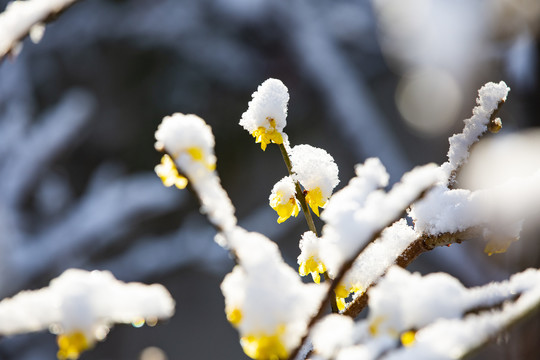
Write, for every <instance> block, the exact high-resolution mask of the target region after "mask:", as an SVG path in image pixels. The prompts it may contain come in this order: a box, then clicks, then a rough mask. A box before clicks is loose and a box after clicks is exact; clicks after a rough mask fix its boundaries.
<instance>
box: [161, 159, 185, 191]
mask: <svg viewBox="0 0 540 360" xmlns="http://www.w3.org/2000/svg"><path fill="white" fill-rule="evenodd" d="M154 171H155V172H156V174H157V175H158V176H159V178H160V179H161V181H162V182H163V185H165V186H167V187H170V186H173V185H175V186H176V187H177V188H179V189H184V188H185V187H186V186H187V184H188V180H187V179H186V178H185V177H183V176H182V175H180V174H178V170H177V169H176V165H175V164H174V161H173V160H172V159H171V157H170V156H169V155H167V154H165V155H163V157H162V158H161V163H160V164H159V165H157V166H156V167H155V168H154Z"/></svg>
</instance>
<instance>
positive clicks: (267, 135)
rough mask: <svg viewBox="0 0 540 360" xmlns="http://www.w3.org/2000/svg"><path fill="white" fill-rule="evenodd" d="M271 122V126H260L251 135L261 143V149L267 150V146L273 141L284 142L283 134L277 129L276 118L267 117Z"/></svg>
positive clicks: (276, 142)
mask: <svg viewBox="0 0 540 360" xmlns="http://www.w3.org/2000/svg"><path fill="white" fill-rule="evenodd" d="M266 119H267V120H268V123H269V124H270V128H266V127H264V126H260V127H258V128H257V129H256V130H254V131H253V132H252V133H251V135H253V137H254V138H255V142H256V143H257V144H258V143H260V144H261V149H262V150H263V151H265V150H266V146H267V145H268V144H270V142H273V143H275V144H283V136H281V133H280V132H279V131H277V130H276V120H274V119H271V118H266Z"/></svg>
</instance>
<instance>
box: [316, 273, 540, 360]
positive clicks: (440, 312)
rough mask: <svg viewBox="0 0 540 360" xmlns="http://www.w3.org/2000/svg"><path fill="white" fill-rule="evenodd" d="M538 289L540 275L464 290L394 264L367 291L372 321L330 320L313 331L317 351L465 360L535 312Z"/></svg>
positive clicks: (439, 276) (342, 356) (335, 355)
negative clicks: (525, 316)
mask: <svg viewBox="0 0 540 360" xmlns="http://www.w3.org/2000/svg"><path fill="white" fill-rule="evenodd" d="M538 284H540V271H539V270H538V269H529V270H526V271H524V272H522V273H519V274H515V275H513V276H512V277H511V278H510V279H509V280H508V281H503V282H499V283H490V284H488V285H485V286H480V287H475V288H471V289H467V288H465V287H464V286H463V285H461V283H459V281H458V280H457V279H455V278H453V277H451V276H450V275H448V274H445V273H436V274H429V275H426V276H421V275H420V274H418V273H414V274H411V273H409V272H408V271H407V270H404V269H401V268H399V267H397V266H393V267H391V268H390V269H389V271H388V272H387V274H386V276H385V277H384V278H383V279H382V280H381V281H380V282H379V284H377V285H376V286H375V287H374V288H372V289H371V290H370V293H369V308H370V312H369V314H368V317H367V319H365V320H361V321H359V322H357V323H353V321H352V319H350V318H347V317H342V316H337V315H328V316H326V317H325V318H323V319H322V320H320V321H319V322H318V323H317V325H316V326H315V328H314V329H313V332H312V336H311V339H312V342H313V348H314V351H315V354H316V356H318V357H317V358H321V359H337V360H349V359H351V360H352V359H359V358H361V359H379V358H381V355H382V354H384V359H392V360H393V359H396V360H397V359H450V358H451V359H458V358H463V357H464V356H465V355H467V354H469V353H470V352H471V351H473V350H474V349H476V348H478V347H479V346H481V345H482V344H483V343H485V342H486V341H488V340H489V339H492V338H493V337H494V336H495V335H497V334H498V333H500V332H501V331H503V330H504V329H506V328H507V327H508V326H509V325H511V324H512V323H513V322H515V321H516V320H518V319H519V318H520V317H522V316H523V314H526V313H528V312H530V311H531V310H532V309H534V308H535V307H537V306H538V304H540V286H539V285H538ZM516 295H518V296H517V297H516ZM501 304H502V306H501ZM482 309H485V310H482ZM471 311H472V312H473V313H472V314H469V312H471Z"/></svg>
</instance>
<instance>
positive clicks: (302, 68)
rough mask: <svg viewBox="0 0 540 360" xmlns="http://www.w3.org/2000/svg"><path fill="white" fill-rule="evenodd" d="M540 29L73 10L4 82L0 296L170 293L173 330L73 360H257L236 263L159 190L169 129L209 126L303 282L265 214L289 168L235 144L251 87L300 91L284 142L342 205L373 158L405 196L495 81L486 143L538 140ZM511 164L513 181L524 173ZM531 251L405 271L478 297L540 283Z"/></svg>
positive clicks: (239, 188) (456, 249)
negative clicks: (478, 292)
mask: <svg viewBox="0 0 540 360" xmlns="http://www.w3.org/2000/svg"><path fill="white" fill-rule="evenodd" d="M6 5H7V1H4V0H0V9H1V10H3V9H4V8H5V6H6ZM539 27H540V2H538V1H537V0H520V1H516V0H489V1H488V0H454V1H442V0H409V1H402V0H372V1H368V0H356V1H353V0H288V1H284V0H191V1H190V0H84V1H80V2H78V3H76V4H75V5H74V6H73V7H71V8H70V9H68V10H67V11H66V12H65V13H64V14H62V15H61V16H60V17H59V18H58V19H57V20H56V21H54V22H53V23H51V24H49V25H47V27H46V30H45V34H44V36H43V39H42V40H41V41H40V42H39V43H38V44H33V43H32V42H31V41H30V40H29V39H27V40H25V41H24V42H23V49H22V51H21V52H20V54H19V55H18V56H16V57H15V58H14V59H7V60H4V61H3V62H2V63H0V297H7V296H11V295H13V294H15V293H16V292H18V291H20V290H22V289H36V288H40V287H43V286H46V285H47V284H48V282H49V281H50V280H51V279H52V278H54V277H56V276H58V275H59V274H60V273H61V272H62V271H63V270H65V269H67V268H69V267H79V268H86V269H108V270H110V271H112V272H113V273H114V275H115V276H116V277H117V278H119V279H121V280H124V281H142V282H145V283H153V282H159V283H162V284H164V285H165V286H166V287H167V288H168V289H169V291H170V292H171V293H172V295H173V297H174V298H175V300H176V302H177V308H176V315H175V316H174V317H173V318H172V319H171V320H170V321H168V322H166V323H164V324H160V325H159V326H156V327H154V328H149V327H143V328H142V329H133V328H132V327H130V326H116V327H115V328H113V329H112V330H111V332H110V334H109V336H108V338H107V340H106V341H105V342H104V343H100V344H98V345H97V347H96V348H95V349H94V350H93V351H90V352H88V353H85V354H84V355H83V356H82V357H81V359H82V360H85V359H86V360H89V359H100V360H105V359H126V360H127V359H143V360H164V359H169V360H176V359H216V358H220V359H247V357H246V356H245V355H244V354H243V352H242V350H241V347H240V345H239V344H238V336H237V334H236V331H235V330H234V329H233V328H232V327H231V326H230V325H229V324H228V323H227V322H226V319H225V316H224V310H223V309H224V304H223V297H222V295H221V292H220V290H219V284H220V282H221V280H222V279H223V277H224V275H225V274H226V273H228V272H229V271H230V270H231V268H232V266H233V263H232V261H231V260H230V259H229V258H228V255H227V254H226V252H225V251H224V250H223V249H221V248H219V247H218V246H217V245H215V244H214V243H213V236H214V234H215V233H214V230H213V229H212V228H211V227H210V226H209V225H208V223H207V222H206V220H205V218H204V217H203V216H201V215H200V214H199V213H198V204H197V202H196V201H195V199H194V198H193V196H191V194H189V193H188V192H187V191H179V190H176V189H167V188H165V187H163V186H162V185H161V182H160V180H159V179H158V178H157V176H156V175H155V174H154V173H153V168H154V166H155V165H156V164H157V163H158V162H159V159H160V154H158V153H157V152H156V151H155V150H154V148H153V144H154V132H155V130H156V128H157V125H158V124H159V123H160V122H161V119H162V118H163V117H164V116H165V115H169V114H172V113H174V112H182V113H195V114H197V115H199V116H201V117H202V118H204V119H205V120H206V121H207V122H208V123H209V124H210V125H211V126H212V128H213V132H214V134H215V137H216V155H217V157H218V163H217V170H218V172H219V174H220V176H221V178H222V183H223V186H224V188H225V189H226V190H227V191H228V193H229V195H230V197H231V199H232V201H233V204H234V205H235V207H236V210H237V216H238V218H239V219H240V224H241V225H242V226H244V227H246V228H248V229H249V230H255V231H259V232H262V233H264V234H266V235H268V236H269V237H270V238H271V239H273V240H274V241H276V242H277V243H278V244H279V246H280V248H281V249H282V251H283V255H284V257H285V259H286V261H287V262H288V263H290V264H291V265H292V266H295V267H296V265H295V264H296V256H297V255H298V253H299V249H298V240H299V238H300V234H302V233H303V232H304V231H306V225H305V223H304V221H303V219H302V217H301V216H299V217H298V218H296V219H290V220H288V221H287V222H285V223H284V224H281V225H278V224H277V223H276V219H277V216H276V214H275V212H273V210H271V209H270V207H269V206H268V196H269V194H270V190H271V188H272V186H273V184H274V183H275V182H277V181H278V180H279V179H281V178H282V177H283V176H285V175H286V168H285V166H284V165H283V162H282V159H281V155H280V153H279V150H278V148H277V147H275V146H269V147H268V149H267V150H266V152H262V151H261V150H260V147H259V146H258V145H256V144H255V143H254V140H253V138H252V137H251V136H250V135H249V134H248V133H247V132H245V131H244V130H243V129H242V128H241V127H240V126H239V125H238V121H239V119H240V117H241V115H242V113H243V112H244V111H245V110H246V109H247V104H248V102H249V100H250V99H251V94H252V93H253V92H254V91H255V90H256V88H257V86H258V85H259V84H260V83H262V82H263V81H264V80H266V79H267V78H269V77H274V78H278V79H281V80H282V81H283V82H284V83H285V85H286V86H287V87H288V88H289V92H290V96H291V100H290V103H289V115H288V125H287V127H286V128H285V130H286V132H287V133H288V135H289V138H290V140H291V143H292V144H293V145H296V144H303V143H308V144H311V145H313V146H317V147H322V148H324V149H326V150H327V151H328V152H329V153H330V154H331V155H333V156H334V158H335V160H336V162H337V164H338V166H339V169H340V179H341V183H340V185H339V187H338V188H340V187H342V186H343V185H345V184H347V182H348V180H349V179H350V178H351V176H352V175H353V174H354V164H357V163H359V162H363V161H364V160H365V159H366V158H367V157H370V156H378V157H380V158H381V160H382V162H383V163H384V164H385V166H386V167H387V169H388V171H389V172H390V173H391V177H392V181H397V180H398V179H399V177H400V176H401V174H402V173H403V172H405V171H407V170H408V169H410V168H411V167H413V166H414V165H418V164H424V163H427V162H432V161H433V162H437V163H442V162H444V161H445V160H446V158H445V157H446V152H447V150H448V141H447V138H448V137H449V136H450V135H452V134H453V133H456V132H460V131H461V129H462V126H463V122H462V120H463V119H465V118H468V117H470V116H471V111H472V108H473V107H474V105H475V98H476V96H477V90H478V89H479V88H480V87H481V86H482V85H483V84H484V83H486V82H488V81H494V82H498V81H500V80H504V81H505V82H506V83H507V84H508V85H509V86H510V87H511V89H512V91H511V92H510V95H509V101H508V102H507V103H506V104H505V105H504V107H503V109H502V111H501V112H500V116H501V118H502V120H503V130H502V131H501V133H499V134H497V135H496V137H495V136H488V137H490V138H493V140H495V138H501V139H504V138H505V137H506V136H509V135H510V134H513V135H516V134H518V135H519V134H521V132H523V131H527V129H531V128H533V127H535V126H538V125H539V121H540V120H539V116H538V114H539V113H540V111H539V110H540V101H539V100H540V87H539V82H538V80H539V78H538V76H539V73H538V69H539V65H540V63H539V60H538V50H539V44H540V42H539V37H538V36H539V30H540V29H539ZM487 140H488V139H486V141H487ZM489 140H491V139H489ZM531 142H532V143H533V144H540V137H539V136H538V134H537V135H536V137H534V138H533V140H531ZM518 143H520V141H519V140H518ZM513 144H515V142H514V143H513ZM513 146H514V145H510V147H509V148H508V151H509V152H510V151H511V150H512V149H513ZM505 149H506V148H505ZM534 151H535V152H532V153H531V150H524V152H525V153H527V154H528V155H529V156H528V158H530V159H529V160H528V161H531V162H534V161H535V160H536V161H537V160H538V159H539V158H540V156H539V155H540V149H538V147H536V150H534ZM507 154H508V153H507ZM531 154H532V156H531ZM517 156H519V155H515V156H510V157H509V160H508V163H504V164H509V163H513V162H517V163H520V164H523V165H524V166H523V168H524V169H525V170H524V171H526V170H527V169H530V168H531V166H532V165H531V163H528V162H527V163H523V162H521V161H520V158H518V157H517ZM480 162H485V161H480ZM504 164H503V166H502V170H501V171H502V172H503V173H504V172H505V166H506V165H504ZM486 171H487V170H486ZM476 177H477V176H476V175H473V176H472V178H473V179H474V178H476ZM317 225H318V226H319V228H320V227H321V225H322V224H321V223H320V222H318V224H317ZM535 234H537V232H535V231H534V230H531V231H529V233H528V234H527V235H526V236H524V238H522V240H520V241H519V242H518V243H516V244H514V245H513V246H512V247H511V249H510V250H509V251H508V252H507V253H506V254H503V255H494V256H492V257H489V258H488V257H487V256H486V255H485V254H484V253H483V251H482V249H483V244H480V243H469V244H462V245H461V246H452V247H451V248H444V249H437V250H435V251H432V252H431V253H429V254H424V255H422V256H421V257H420V258H419V259H418V260H417V261H416V262H415V263H414V266H412V267H411V269H412V270H418V271H422V272H432V271H447V272H449V273H451V274H453V275H454V276H457V277H458V278H459V279H460V280H461V281H462V282H463V283H464V284H466V285H467V286H473V285H479V284H484V283H487V282H489V281H491V280H501V279H504V278H507V277H508V276H509V274H511V273H513V272H516V271H520V270H523V269H525V268H527V267H530V266H535V267H539V266H540V249H539V244H540V242H539V241H538V240H540V239H538V235H535ZM538 334H540V321H539V318H538V316H536V317H535V318H532V319H529V320H527V321H526V322H524V323H523V324H521V325H519V326H518V327H517V328H515V329H513V330H512V331H510V332H508V334H504V335H502V336H501V337H500V338H499V339H497V341H495V342H494V343H493V344H492V345H490V346H489V347H487V348H485V349H483V350H482V351H480V352H479V353H478V355H477V357H476V359H487V358H489V359H536V358H537V357H538V351H539V350H540V347H539V343H538ZM55 354H56V345H55V340H54V336H53V335H51V334H48V333H39V334H30V335H22V336H15V337H9V338H3V339H0V359H2V360H4V359H5V360H8V359H25V360H26V359H36V360H37V359H45V360H47V359H55Z"/></svg>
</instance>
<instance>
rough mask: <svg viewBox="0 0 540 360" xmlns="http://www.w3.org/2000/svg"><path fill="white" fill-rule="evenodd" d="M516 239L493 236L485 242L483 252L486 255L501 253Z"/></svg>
mask: <svg viewBox="0 0 540 360" xmlns="http://www.w3.org/2000/svg"><path fill="white" fill-rule="evenodd" d="M514 241H517V239H516V238H512V237H508V238H497V237H495V238H493V239H490V240H489V241H488V243H487V244H486V247H485V248H484V252H485V253H486V254H488V256H491V255H493V254H502V253H505V252H506V250H508V248H509V247H510V245H511V244H512V243H513V242H514Z"/></svg>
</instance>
